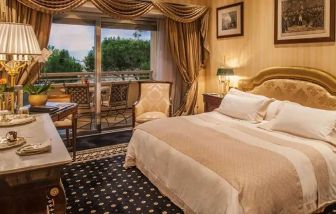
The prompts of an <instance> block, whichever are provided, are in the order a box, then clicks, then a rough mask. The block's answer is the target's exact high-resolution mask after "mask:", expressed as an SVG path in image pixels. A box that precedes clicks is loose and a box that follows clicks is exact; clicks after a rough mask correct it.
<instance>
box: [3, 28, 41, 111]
mask: <svg viewBox="0 0 336 214" xmlns="http://www.w3.org/2000/svg"><path fill="white" fill-rule="evenodd" d="M40 54H41V48H40V46H39V43H38V41H37V38H36V35H35V33H34V30H33V27H32V26H30V25H27V24H21V23H6V22H5V23H0V65H1V66H2V67H3V68H4V69H5V71H6V72H7V73H8V75H9V76H10V86H11V87H14V86H15V78H16V76H17V75H18V74H19V72H20V69H22V68H24V67H25V66H26V65H28V64H29V63H30V62H31V60H32V59H33V57H34V56H37V55H40ZM14 99H15V98H14V92H11V111H12V113H14V102H15V100H14Z"/></svg>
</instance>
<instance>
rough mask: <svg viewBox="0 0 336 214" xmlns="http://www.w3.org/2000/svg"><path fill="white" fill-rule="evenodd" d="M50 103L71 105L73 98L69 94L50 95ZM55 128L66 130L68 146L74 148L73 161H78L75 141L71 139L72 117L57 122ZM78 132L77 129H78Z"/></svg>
mask: <svg viewBox="0 0 336 214" xmlns="http://www.w3.org/2000/svg"><path fill="white" fill-rule="evenodd" d="M48 102H55V103H70V102H71V97H70V95H67V94H61V95H49V96H48ZM54 125H55V127H56V128H57V129H58V130H60V129H61V130H65V136H66V140H67V146H70V145H71V146H72V152H73V155H72V156H73V157H72V158H73V159H74V160H75V159H76V145H75V143H74V142H75V141H74V140H73V139H70V130H72V115H70V116H68V117H66V118H65V119H64V120H60V121H55V122H54ZM76 130H77V129H76Z"/></svg>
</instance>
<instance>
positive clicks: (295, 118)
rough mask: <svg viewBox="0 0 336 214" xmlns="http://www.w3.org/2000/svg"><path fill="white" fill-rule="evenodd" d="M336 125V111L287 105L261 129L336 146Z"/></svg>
mask: <svg viewBox="0 0 336 214" xmlns="http://www.w3.org/2000/svg"><path fill="white" fill-rule="evenodd" d="M335 124H336V111H327V110H321V109H314V108H309V107H304V106H301V105H298V104H293V103H285V104H284V105H283V107H281V109H280V112H279V113H278V115H277V116H276V117H275V119H273V120H271V121H270V122H267V123H265V124H263V125H261V126H260V128H265V129H270V130H274V131H281V132H286V133H290V134H294V135H297V136H300V137H306V138H310V139H315V140H322V141H326V142H330V143H333V144H335V143H336V142H335V134H336V133H335ZM335 145H336V144H335Z"/></svg>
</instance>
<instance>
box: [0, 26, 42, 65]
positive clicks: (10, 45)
mask: <svg viewBox="0 0 336 214" xmlns="http://www.w3.org/2000/svg"><path fill="white" fill-rule="evenodd" d="M40 54H41V48H40V45H39V43H38V41H37V38H36V35H35V32H34V30H33V27H32V26H30V25H26V24H20V23H0V60H1V59H2V58H3V56H4V55H12V56H13V60H16V61H28V60H29V58H30V57H29V56H36V55H40Z"/></svg>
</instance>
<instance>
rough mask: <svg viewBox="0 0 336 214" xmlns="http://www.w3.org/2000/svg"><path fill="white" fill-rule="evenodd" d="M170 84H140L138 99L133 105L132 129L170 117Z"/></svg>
mask: <svg viewBox="0 0 336 214" xmlns="http://www.w3.org/2000/svg"><path fill="white" fill-rule="evenodd" d="M171 89H172V83H171V82H157V81H156V82H140V83H139V99H138V101H136V102H135V103H134V104H133V127H135V126H137V125H139V124H141V123H145V122H148V121H152V120H156V119H163V118H167V117H171V114H172V102H171Z"/></svg>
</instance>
